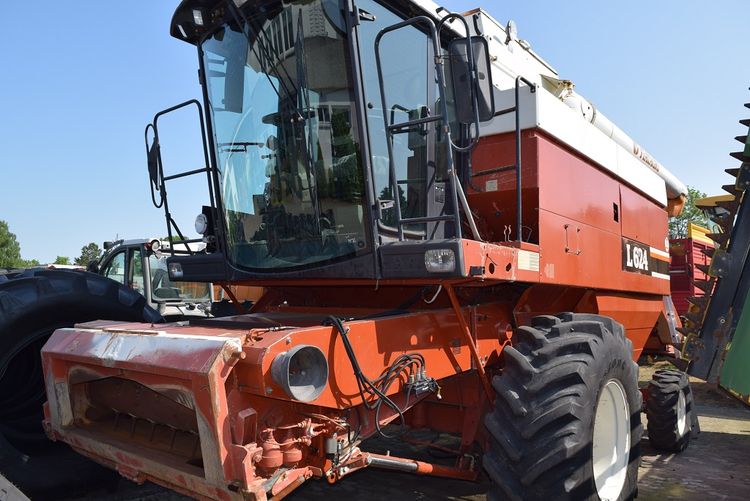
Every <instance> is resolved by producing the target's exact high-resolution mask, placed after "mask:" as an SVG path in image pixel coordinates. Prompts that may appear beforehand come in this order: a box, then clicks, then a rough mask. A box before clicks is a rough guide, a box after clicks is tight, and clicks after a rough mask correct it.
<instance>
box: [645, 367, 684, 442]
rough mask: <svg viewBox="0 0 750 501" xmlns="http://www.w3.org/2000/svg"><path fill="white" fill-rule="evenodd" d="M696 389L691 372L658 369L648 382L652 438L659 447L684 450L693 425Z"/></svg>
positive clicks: (649, 438)
mask: <svg viewBox="0 0 750 501" xmlns="http://www.w3.org/2000/svg"><path fill="white" fill-rule="evenodd" d="M693 412H694V410H693V392H692V390H691V388H690V382H689V380H688V376H687V374H685V373H684V372H682V371H677V370H667V369H662V370H658V371H656V372H655V373H654V375H653V376H652V379H651V382H650V383H649V385H648V399H647V400H646V418H647V419H648V440H649V442H650V443H651V445H652V446H653V447H654V449H656V450H657V451H661V452H682V451H684V450H685V449H686V448H687V446H688V443H689V442H690V433H691V431H692V428H693Z"/></svg>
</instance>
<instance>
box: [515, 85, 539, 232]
mask: <svg viewBox="0 0 750 501" xmlns="http://www.w3.org/2000/svg"><path fill="white" fill-rule="evenodd" d="M521 82H523V83H525V84H526V85H528V86H529V88H530V90H531V93H532V94H533V93H534V92H536V85H535V84H533V83H532V82H529V81H528V80H527V79H525V78H524V77H522V76H521V75H518V76H517V77H516V89H515V99H516V106H515V112H516V235H517V236H518V240H517V241H518V242H519V243H521V242H523V224H522V223H521V216H522V211H523V195H522V194H521V188H522V187H521V108H520V101H519V90H520V88H521V85H520V84H521Z"/></svg>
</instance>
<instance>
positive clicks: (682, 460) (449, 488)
mask: <svg viewBox="0 0 750 501" xmlns="http://www.w3.org/2000/svg"><path fill="white" fill-rule="evenodd" d="M662 366H663V363H658V364H656V365H651V366H649V367H642V369H641V384H642V385H645V384H647V382H648V381H649V380H650V378H651V374H652V373H653V371H654V370H656V369H657V368H659V367H662ZM692 387H693V391H694V393H695V402H696V410H697V412H698V416H699V422H700V428H701V433H700V434H699V435H698V436H697V437H694V438H693V439H692V440H691V442H690V445H689V447H688V449H687V450H686V451H685V452H683V453H682V454H679V455H674V454H660V453H658V452H656V451H655V450H654V449H653V448H652V447H651V446H650V444H649V442H648V438H646V436H644V439H643V443H642V454H643V456H642V462H641V468H640V472H639V484H638V486H639V495H638V499H639V501H656V500H659V501H662V500H684V501H718V500H737V501H746V500H748V499H750V408H749V407H747V406H745V405H744V404H742V403H741V402H739V401H738V400H735V399H734V398H732V397H730V396H728V395H727V394H726V393H725V392H723V391H722V390H720V389H716V388H714V387H712V386H711V385H709V384H707V383H704V382H702V381H700V380H697V379H694V380H692ZM644 420H645V416H644ZM415 438H419V439H422V440H436V441H437V442H438V443H440V444H442V445H450V442H451V441H452V440H453V439H452V438H451V437H437V436H436V435H434V434H430V433H429V432H426V433H424V434H419V436H417V437H415ZM363 449H365V450H369V451H372V452H380V453H385V452H387V451H391V452H392V453H393V454H397V455H401V456H407V457H415V458H419V459H423V460H425V461H432V462H443V463H446V464H450V460H448V459H446V458H441V457H438V456H436V455H435V454H434V453H433V454H432V455H430V454H428V451H426V450H425V449H424V448H420V449H418V448H416V447H414V446H412V445H410V444H407V443H405V442H391V441H385V440H371V441H368V442H367V443H365V444H364V446H363ZM486 491H487V483H486V479H484V480H483V479H480V482H478V483H471V482H462V481H455V480H446V479H440V478H431V477H419V476H414V475H409V474H405V473H395V472H384V471H382V470H374V469H373V470H364V471H361V472H357V473H354V474H352V475H351V476H350V477H348V478H346V479H344V480H342V481H341V482H339V483H337V484H336V485H333V486H330V485H328V484H326V483H325V482H323V481H310V482H307V483H306V484H304V485H303V486H302V487H300V488H299V489H298V490H297V491H296V492H294V493H293V494H292V495H291V496H289V497H288V498H287V499H289V500H290V501H317V500H319V499H321V498H325V499H327V500H342V501H344V500H345V501H353V500H365V501H375V500H381V499H415V500H418V499H425V500H433V499H435V500H438V499H446V500H484V499H485V492H486ZM86 499H107V500H109V501H135V500H143V501H182V500H186V499H187V498H184V497H182V496H179V495H175V494H172V493H167V492H165V491H164V490H162V489H160V488H158V487H156V486H153V485H144V486H134V485H133V484H130V483H129V482H127V481H124V480H123V481H121V482H120V488H118V490H117V491H116V492H111V493H102V492H99V493H94V494H92V495H90V496H88V497H87V498H86Z"/></svg>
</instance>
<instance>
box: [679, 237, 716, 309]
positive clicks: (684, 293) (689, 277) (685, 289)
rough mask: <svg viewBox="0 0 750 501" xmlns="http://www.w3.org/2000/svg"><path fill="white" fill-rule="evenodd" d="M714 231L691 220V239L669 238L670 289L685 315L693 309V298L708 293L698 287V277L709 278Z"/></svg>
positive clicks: (699, 278) (701, 278)
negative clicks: (709, 234) (712, 233)
mask: <svg viewBox="0 0 750 501" xmlns="http://www.w3.org/2000/svg"><path fill="white" fill-rule="evenodd" d="M709 232H710V230H708V229H706V228H703V227H702V226H698V225H696V224H693V223H690V225H689V227H688V237H687V238H673V239H670V241H669V254H670V257H671V260H670V264H669V278H670V288H671V291H672V301H673V302H674V306H675V309H677V312H678V313H679V314H680V316H681V317H683V316H685V314H686V313H687V312H688V309H689V308H690V303H688V298H689V297H702V296H704V295H705V292H704V291H703V290H701V289H700V288H699V287H696V285H695V281H696V280H708V276H707V275H706V273H705V271H706V269H707V267H708V266H709V265H710V264H711V258H710V257H709V256H708V255H706V252H704V251H707V252H709V253H710V251H709V249H714V247H715V245H714V241H713V240H711V239H710V238H709V237H708V236H707V235H708V233H709Z"/></svg>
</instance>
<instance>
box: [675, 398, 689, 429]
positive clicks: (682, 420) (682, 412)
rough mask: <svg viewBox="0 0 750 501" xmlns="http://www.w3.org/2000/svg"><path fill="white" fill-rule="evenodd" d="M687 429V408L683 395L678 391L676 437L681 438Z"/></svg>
mask: <svg viewBox="0 0 750 501" xmlns="http://www.w3.org/2000/svg"><path fill="white" fill-rule="evenodd" d="M686 429H687V408H686V405H685V393H684V392H683V391H680V394H679V395H678V397H677V435H678V436H680V437H681V436H683V435H684V434H685V430H686Z"/></svg>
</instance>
